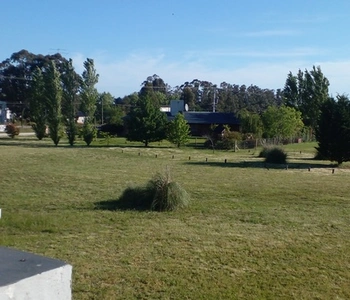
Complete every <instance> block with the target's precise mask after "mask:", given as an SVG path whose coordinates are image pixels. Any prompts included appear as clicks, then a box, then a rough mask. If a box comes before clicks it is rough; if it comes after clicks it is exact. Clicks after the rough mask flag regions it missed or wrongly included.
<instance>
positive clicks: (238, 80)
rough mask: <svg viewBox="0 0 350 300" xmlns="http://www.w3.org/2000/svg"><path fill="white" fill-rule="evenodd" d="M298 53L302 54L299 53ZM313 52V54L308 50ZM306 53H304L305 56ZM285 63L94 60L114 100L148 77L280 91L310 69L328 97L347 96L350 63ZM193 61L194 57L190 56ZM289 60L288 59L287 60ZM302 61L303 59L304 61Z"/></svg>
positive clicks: (77, 60) (78, 60)
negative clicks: (325, 82) (316, 70)
mask: <svg viewBox="0 0 350 300" xmlns="http://www.w3.org/2000/svg"><path fill="white" fill-rule="evenodd" d="M300 51H301V50H300ZM310 51H311V52H312V50H310ZM305 52H306V53H307V50H304V53H305ZM290 54H291V55H290V56H289V57H288V56H287V55H286V60H285V61H284V62H280V61H277V62H270V61H269V62H264V60H261V62H254V63H253V62H250V63H248V64H245V65H243V66H242V65H241V64H240V67H236V68H235V67H232V64H231V66H230V67H225V68H213V67H210V66H208V64H206V61H205V58H200V57H197V59H195V60H189V57H187V58H183V59H181V57H179V59H178V60H171V61H169V60H167V57H166V56H165V55H164V54H162V53H159V54H157V55H147V54H140V53H138V54H136V53H133V54H131V55H129V56H128V57H126V58H125V59H120V60H114V61H109V62H108V60H107V59H105V58H104V57H103V56H100V57H99V56H97V57H95V58H94V61H95V67H96V69H97V72H98V73H99V74H100V78H99V83H98V85H97V88H98V90H99V91H100V92H104V91H105V92H110V93H111V94H112V95H113V96H115V97H123V96H125V95H128V94H130V93H133V92H138V91H139V90H140V87H141V84H142V82H143V81H144V80H146V78H147V77H148V76H150V75H153V74H157V75H159V76H160V77H161V78H162V79H163V80H164V81H165V82H166V83H168V84H169V85H170V86H172V87H174V86H176V85H181V84H183V83H184V82H186V81H192V80H193V79H200V80H207V81H211V82H213V83H214V84H220V83H221V82H223V81H225V82H228V83H231V84H239V85H242V84H245V85H247V86H249V85H251V84H253V85H257V86H259V87H260V88H269V89H275V90H276V89H278V88H283V86H284V84H285V80H286V78H287V75H288V73H289V72H290V71H291V72H292V73H293V74H296V73H297V72H298V70H299V69H301V70H305V69H308V70H310V69H312V66H313V65H315V66H318V65H320V66H321V69H322V72H323V74H324V75H325V76H326V77H327V78H328V79H329V81H330V93H331V94H333V96H335V95H336V94H337V93H339V94H343V93H345V94H348V93H349V92H350V86H349V83H350V72H349V70H350V60H348V61H323V62H322V61H319V62H312V61H310V60H309V59H308V60H305V55H304V56H303V55H300V59H298V60H295V59H293V57H294V58H298V57H299V55H297V54H298V52H297V51H296V52H294V56H293V53H290ZM191 57H192V58H195V57H196V55H192V56H191ZM288 58H289V59H288ZM303 58H304V59H303ZM85 59H86V58H85V56H84V55H82V54H77V55H75V56H74V57H73V62H74V65H75V66H76V71H77V72H78V73H80V74H81V72H82V70H83V67H82V66H83V62H84V61H85Z"/></svg>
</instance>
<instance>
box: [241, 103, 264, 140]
mask: <svg viewBox="0 0 350 300" xmlns="http://www.w3.org/2000/svg"><path fill="white" fill-rule="evenodd" d="M238 117H239V120H240V123H241V125H240V128H241V132H242V133H243V134H249V135H253V136H254V137H255V138H259V137H261V135H262V133H263V123H262V119H261V116H260V115H259V114H257V113H253V112H250V111H248V110H247V109H242V110H241V111H240V112H239V113H238Z"/></svg>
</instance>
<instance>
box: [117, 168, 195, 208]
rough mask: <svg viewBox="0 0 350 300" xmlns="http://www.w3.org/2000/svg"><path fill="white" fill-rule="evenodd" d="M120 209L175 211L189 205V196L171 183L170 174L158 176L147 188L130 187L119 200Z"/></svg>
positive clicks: (175, 183)
mask: <svg viewBox="0 0 350 300" xmlns="http://www.w3.org/2000/svg"><path fill="white" fill-rule="evenodd" d="M118 202H119V205H118V206H119V207H121V208H125V209H138V210H147V209H150V210H155V211H173V210H176V209H179V208H184V207H186V206H187V205H188V204H189V195H188V194H187V192H186V191H185V190H184V189H183V188H182V187H181V186H180V185H179V184H178V183H177V182H174V181H171V179H170V172H169V171H168V170H167V171H166V172H165V174H156V175H155V176H154V177H153V178H152V179H151V180H150V181H149V182H148V183H147V184H146V185H145V186H136V187H128V188H127V189H126V190H124V192H123V194H122V196H121V197H120V198H119V201H118Z"/></svg>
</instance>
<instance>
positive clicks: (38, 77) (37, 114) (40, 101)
mask: <svg viewBox="0 0 350 300" xmlns="http://www.w3.org/2000/svg"><path fill="white" fill-rule="evenodd" d="M29 108H30V119H31V124H32V128H33V130H34V132H35V135H36V137H37V138H38V139H39V140H42V139H43V138H44V137H45V136H46V135H47V134H46V124H47V113H48V111H47V105H46V96H45V80H44V75H43V73H42V71H41V69H39V68H37V69H36V70H35V71H34V72H33V79H32V85H31V93H30V100H29Z"/></svg>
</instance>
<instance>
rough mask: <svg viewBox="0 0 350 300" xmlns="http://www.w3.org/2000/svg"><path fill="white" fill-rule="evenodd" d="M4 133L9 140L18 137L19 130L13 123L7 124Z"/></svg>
mask: <svg viewBox="0 0 350 300" xmlns="http://www.w3.org/2000/svg"><path fill="white" fill-rule="evenodd" d="M5 131H6V133H7V135H8V136H9V137H10V138H14V137H15V136H17V135H19V128H18V127H17V126H16V125H15V124H13V123H10V124H7V125H6V129H5Z"/></svg>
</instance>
